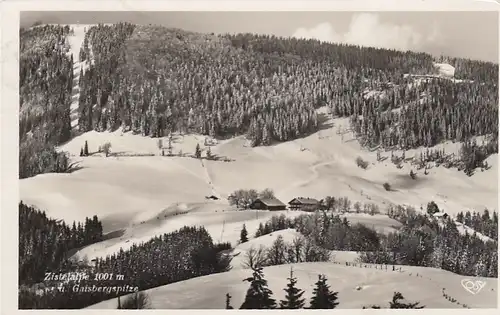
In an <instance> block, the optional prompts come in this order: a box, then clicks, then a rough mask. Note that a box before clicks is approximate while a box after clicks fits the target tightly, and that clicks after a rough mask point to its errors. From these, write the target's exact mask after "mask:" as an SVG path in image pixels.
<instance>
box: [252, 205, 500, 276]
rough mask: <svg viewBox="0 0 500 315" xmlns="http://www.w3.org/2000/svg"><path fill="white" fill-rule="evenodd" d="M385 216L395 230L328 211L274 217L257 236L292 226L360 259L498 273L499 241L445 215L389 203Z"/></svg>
mask: <svg viewBox="0 0 500 315" xmlns="http://www.w3.org/2000/svg"><path fill="white" fill-rule="evenodd" d="M388 211H389V216H390V217H391V218H393V219H396V220H398V221H400V222H401V223H403V227H402V228H401V229H399V230H398V231H396V232H390V233H388V234H382V233H378V232H376V231H375V230H374V229H372V228H369V227H366V226H365V225H362V224H359V223H358V224H351V223H350V222H349V221H348V220H347V219H346V218H343V219H341V218H340V216H339V215H336V214H333V213H327V212H321V213H320V212H316V213H314V214H312V215H307V214H304V215H301V216H298V217H296V218H294V219H290V218H286V217H285V216H284V215H282V216H279V217H277V216H275V217H273V218H271V219H270V220H269V221H268V222H266V223H265V224H261V225H260V226H259V228H258V230H257V232H256V236H261V235H265V234H269V233H272V232H273V231H277V230H283V229H287V228H294V229H296V230H297V231H298V232H300V233H302V234H303V235H304V236H305V237H306V238H307V239H308V240H310V241H312V242H314V244H316V245H317V246H319V247H321V248H325V249H329V250H349V251H358V252H360V254H361V258H362V261H363V262H365V263H377V264H398V265H411V266H426V267H435V268H441V269H444V270H448V271H451V272H454V273H457V274H461V275H469V276H484V277H497V276H498V271H497V268H498V256H497V251H498V244H497V242H496V241H492V240H487V241H483V240H482V239H481V238H479V237H478V236H477V235H476V233H473V234H468V233H465V234H463V235H462V234H460V233H459V231H458V229H457V226H456V224H455V222H454V221H453V220H452V219H451V218H448V219H446V220H445V221H443V223H439V222H438V221H437V220H436V219H434V218H433V217H431V216H427V215H422V214H419V213H416V211H415V210H414V209H411V208H409V209H405V208H403V207H401V206H397V207H391V208H390V209H389V210H388Z"/></svg>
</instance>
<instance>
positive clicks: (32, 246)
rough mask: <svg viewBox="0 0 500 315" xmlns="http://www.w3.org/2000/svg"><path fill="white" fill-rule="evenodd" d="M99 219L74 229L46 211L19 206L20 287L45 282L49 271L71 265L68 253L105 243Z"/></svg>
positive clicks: (95, 218) (86, 221) (95, 217)
mask: <svg viewBox="0 0 500 315" xmlns="http://www.w3.org/2000/svg"><path fill="white" fill-rule="evenodd" d="M102 237H103V234H102V225H101V222H100V221H99V219H98V218H97V216H94V217H93V218H92V219H90V218H86V219H85V223H81V222H78V224H76V223H75V222H73V225H72V226H71V227H70V226H68V225H66V224H65V223H64V222H61V221H60V220H55V219H51V218H48V217H47V215H46V214H45V212H44V211H40V210H38V209H35V208H33V207H29V206H27V205H25V204H23V203H22V202H20V203H19V284H25V285H31V284H35V283H39V282H42V280H43V279H44V275H45V273H46V272H57V271H59V270H61V269H65V268H66V265H68V264H69V261H68V257H67V253H68V251H70V250H72V249H76V248H80V247H82V246H86V245H89V244H93V243H96V242H99V241H101V240H102Z"/></svg>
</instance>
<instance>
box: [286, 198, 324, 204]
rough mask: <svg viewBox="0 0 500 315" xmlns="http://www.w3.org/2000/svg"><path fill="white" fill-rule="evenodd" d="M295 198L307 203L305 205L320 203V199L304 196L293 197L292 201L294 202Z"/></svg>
mask: <svg viewBox="0 0 500 315" xmlns="http://www.w3.org/2000/svg"><path fill="white" fill-rule="evenodd" d="M294 200H297V201H298V202H300V203H301V204H305V205H317V204H318V203H319V201H318V200H316V199H314V198H304V197H298V198H293V199H292V200H290V202H292V201H294ZM290 202H289V203H290Z"/></svg>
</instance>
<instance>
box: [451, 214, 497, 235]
mask: <svg viewBox="0 0 500 315" xmlns="http://www.w3.org/2000/svg"><path fill="white" fill-rule="evenodd" d="M457 221H458V222H460V223H463V224H465V225H466V226H468V227H470V228H472V229H473V230H474V231H477V232H479V233H481V234H483V235H486V236H488V237H490V238H492V239H495V240H498V213H497V212H493V215H490V212H489V211H488V209H485V210H484V211H483V214H481V213H479V212H475V211H473V212H472V213H471V212H470V211H466V212H465V214H464V213H463V211H461V212H459V213H458V214H457Z"/></svg>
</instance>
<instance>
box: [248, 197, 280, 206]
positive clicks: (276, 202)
mask: <svg viewBox="0 0 500 315" xmlns="http://www.w3.org/2000/svg"><path fill="white" fill-rule="evenodd" d="M257 200H259V201H260V202H262V203H263V204H265V205H266V206H268V207H270V206H271V207H276V206H285V204H284V203H283V202H281V201H280V200H278V199H276V198H262V199H261V198H259V199H256V200H255V201H257ZM255 201H254V202H255Z"/></svg>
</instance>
